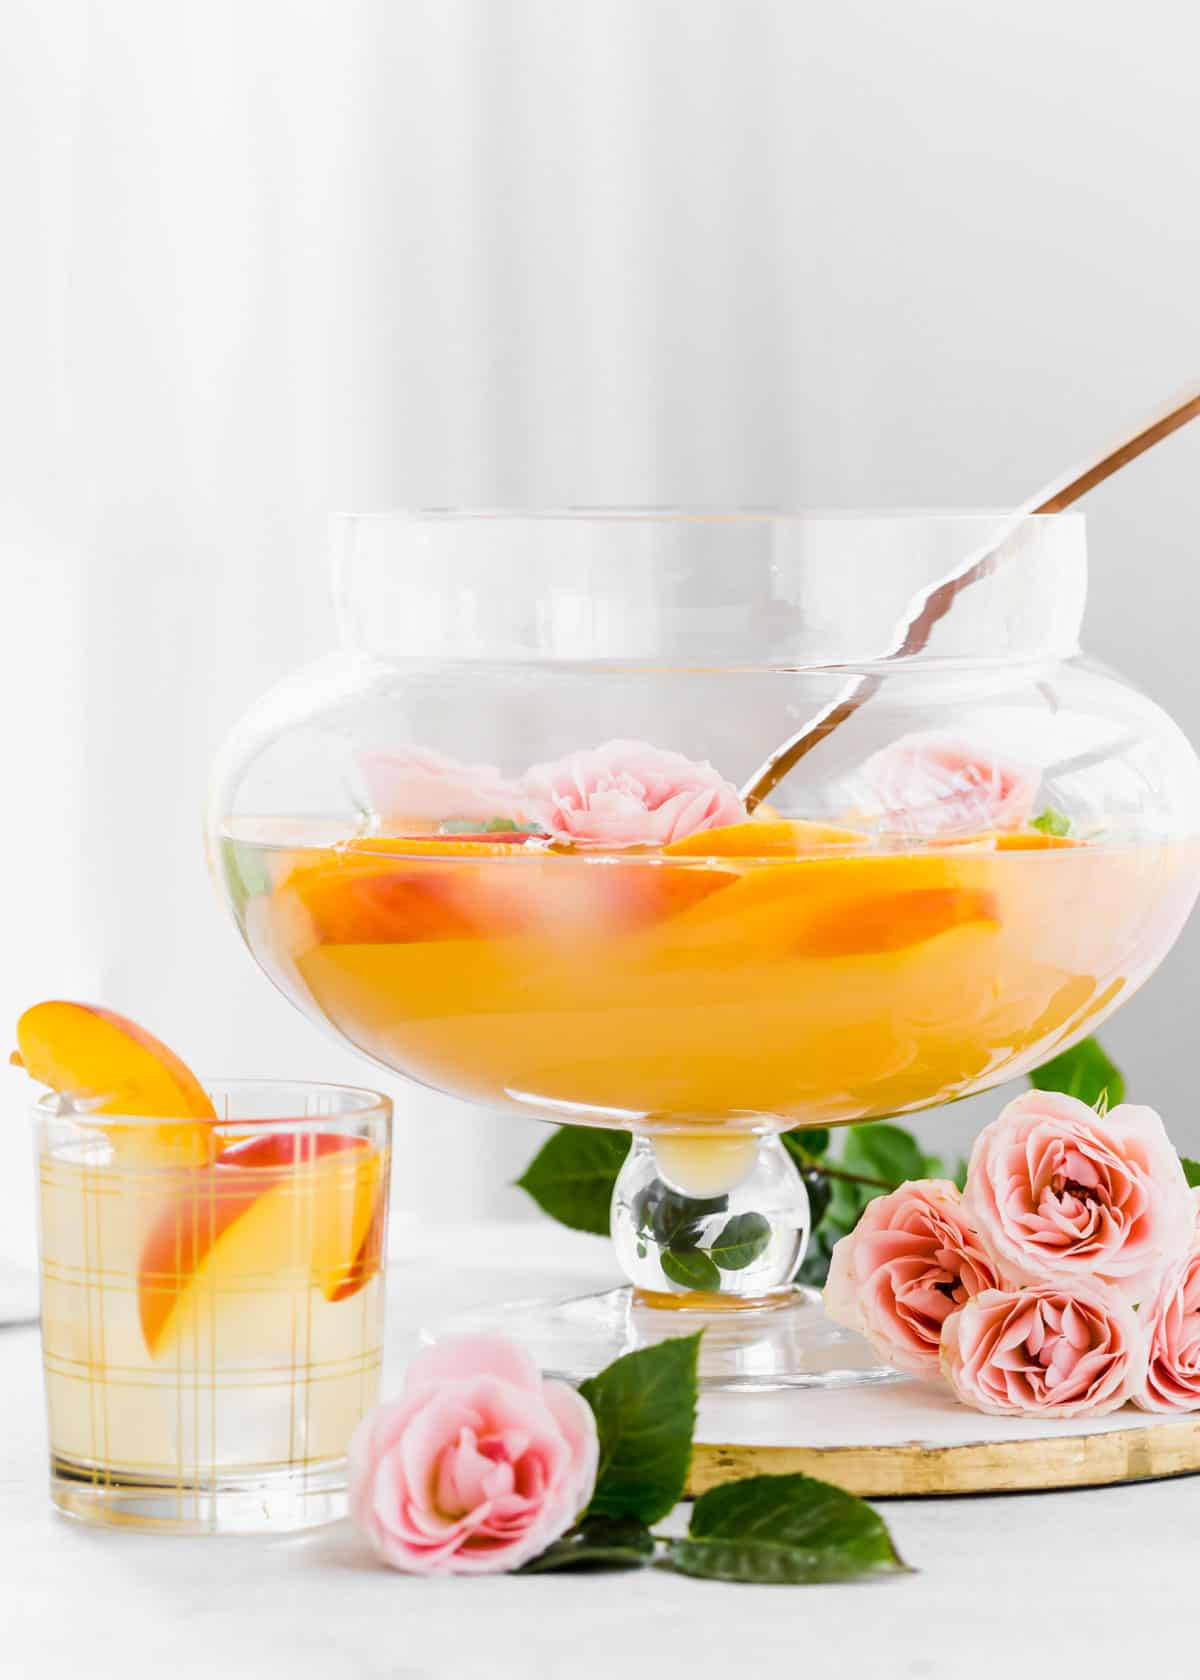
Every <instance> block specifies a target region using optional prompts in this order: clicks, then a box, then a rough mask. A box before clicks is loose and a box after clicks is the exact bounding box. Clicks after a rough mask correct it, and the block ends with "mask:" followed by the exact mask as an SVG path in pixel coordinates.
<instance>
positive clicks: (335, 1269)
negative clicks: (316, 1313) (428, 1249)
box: [138, 1132, 384, 1357]
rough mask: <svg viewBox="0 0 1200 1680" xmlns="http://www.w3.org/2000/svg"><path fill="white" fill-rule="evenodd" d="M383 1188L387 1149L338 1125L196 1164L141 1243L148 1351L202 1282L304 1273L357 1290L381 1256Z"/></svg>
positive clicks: (163, 1340) (155, 1349)
mask: <svg viewBox="0 0 1200 1680" xmlns="http://www.w3.org/2000/svg"><path fill="white" fill-rule="evenodd" d="M383 1191H384V1185H383V1175H382V1160H381V1157H380V1155H379V1152H378V1151H377V1150H375V1149H372V1148H371V1146H370V1144H369V1143H367V1141H366V1140H365V1139H364V1138H357V1137H347V1136H345V1135H343V1134H341V1133H338V1132H313V1133H299V1134H296V1133H286V1132H280V1133H266V1134H262V1135H259V1136H255V1137H251V1138H246V1139H244V1140H243V1141H242V1142H240V1143H236V1144H233V1145H231V1146H230V1147H229V1148H228V1149H226V1150H224V1151H223V1152H222V1153H221V1154H220V1155H219V1156H218V1157H217V1158H216V1160H215V1161H213V1162H212V1163H211V1165H209V1166H206V1167H199V1168H196V1169H195V1170H194V1171H193V1172H192V1173H191V1174H189V1177H188V1180H187V1183H186V1185H185V1187H184V1189H183V1191H182V1193H181V1194H178V1195H176V1196H173V1197H172V1198H171V1200H170V1202H169V1203H168V1204H167V1206H166V1207H164V1208H163V1210H162V1212H161V1213H160V1215H159V1216H158V1218H157V1220H156V1221H155V1223H154V1224H153V1225H152V1226H151V1228H150V1232H149V1234H148V1236H147V1238H146V1241H145V1244H144V1245H143V1248H142V1254H141V1260H140V1263H139V1266H138V1314H139V1318H140V1321H141V1326H142V1335H143V1337H144V1338H145V1343H146V1348H147V1350H148V1352H149V1353H150V1354H151V1355H152V1356H153V1357H157V1356H158V1355H160V1354H162V1353H163V1352H165V1351H166V1349H167V1348H169V1347H170V1346H171V1344H172V1342H173V1341H174V1338H175V1336H176V1335H177V1333H178V1330H179V1326H180V1322H181V1317H180V1309H181V1307H182V1305H183V1304H184V1303H185V1302H186V1301H187V1299H188V1297H189V1294H190V1293H191V1292H192V1291H193V1290H194V1289H195V1288H196V1287H197V1286H198V1285H201V1284H202V1285H203V1287H204V1289H205V1291H206V1292H208V1293H210V1294H212V1295H213V1296H214V1298H215V1297H216V1296H218V1295H219V1294H220V1292H221V1291H222V1289H224V1290H226V1291H233V1292H236V1291H238V1290H245V1289H247V1288H248V1287H253V1284H254V1281H255V1280H257V1281H258V1282H259V1284H260V1286H261V1288H262V1289H263V1290H264V1291H269V1290H270V1289H271V1288H272V1286H273V1280H279V1279H283V1278H286V1277H287V1276H288V1275H289V1274H291V1275H293V1276H295V1275H296V1274H306V1275H307V1277H308V1279H309V1281H310V1283H311V1284H312V1286H314V1287H316V1288H317V1289H319V1290H320V1291H321V1293H322V1295H324V1297H325V1299H326V1300H328V1301H336V1300H346V1299H348V1298H349V1297H350V1296H351V1295H354V1294H356V1293H357V1292H358V1290H359V1289H361V1288H362V1287H363V1286H364V1284H365V1283H367V1281H368V1280H369V1278H370V1277H372V1276H374V1273H375V1271H377V1270H378V1268H379V1264H380V1258H381V1255H380V1251H381V1248H382V1232H383V1209H382V1198H383ZM373 1229H374V1231H375V1233H376V1234H375V1237H374V1240H373V1241H372V1230H373ZM275 1286H277V1287H282V1285H281V1284H276V1285H275Z"/></svg>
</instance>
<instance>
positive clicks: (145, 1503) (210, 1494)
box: [50, 1454, 348, 1534]
mask: <svg viewBox="0 0 1200 1680" xmlns="http://www.w3.org/2000/svg"><path fill="white" fill-rule="evenodd" d="M50 1498H51V1500H52V1501H53V1503H54V1504H55V1505H57V1507H58V1509H59V1510H60V1511H62V1512H64V1514H65V1515H67V1516H69V1517H75V1518H76V1519H77V1520H78V1521H80V1522H87V1523H97V1524H100V1525H102V1526H104V1527H107V1528H133V1529H146V1530H149V1531H151V1532H153V1533H156V1534H294V1533H296V1532H297V1531H298V1530H300V1529H306V1528H320V1527H322V1526H323V1525H324V1524H326V1523H332V1522H338V1521H340V1520H341V1518H342V1517H344V1516H345V1515H346V1513H347V1510H348V1501H347V1496H346V1461H345V1459H344V1458H342V1459H332V1460H326V1461H324V1462H323V1463H320V1464H313V1465H305V1466H303V1467H293V1468H290V1469H285V1470H264V1471H261V1472H258V1473H253V1472H248V1473H246V1474H244V1475H235V1474H233V1473H229V1474H225V1475H223V1474H218V1475H217V1476H215V1477H214V1478H213V1479H212V1480H211V1481H207V1480H206V1481H204V1482H184V1481H180V1482H168V1481H166V1480H165V1479H164V1478H162V1477H156V1476H135V1475H130V1474H128V1473H126V1472H124V1471H120V1470H115V1469H112V1468H109V1467H106V1466H104V1465H99V1464H83V1463H78V1462H76V1461H75V1460H73V1459H69V1458H63V1457H61V1456H60V1455H58V1454H52V1455H51V1459H50Z"/></svg>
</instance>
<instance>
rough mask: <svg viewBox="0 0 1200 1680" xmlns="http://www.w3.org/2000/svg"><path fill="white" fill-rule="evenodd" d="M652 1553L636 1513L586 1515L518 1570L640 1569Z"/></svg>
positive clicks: (646, 1531) (532, 1572)
mask: <svg viewBox="0 0 1200 1680" xmlns="http://www.w3.org/2000/svg"><path fill="white" fill-rule="evenodd" d="M653 1556H654V1536H653V1534H651V1532H650V1530H649V1529H648V1528H647V1527H646V1525H645V1523H643V1522H639V1521H638V1520H637V1518H636V1517H587V1518H585V1519H584V1521H583V1522H581V1523H580V1525H579V1527H578V1528H573V1529H572V1530H571V1531H570V1533H569V1534H564V1535H563V1537H562V1539H561V1540H556V1541H555V1542H554V1544H553V1545H552V1546H548V1547H547V1548H546V1550H545V1551H544V1552H543V1553H542V1554H541V1556H540V1557H535V1558H534V1560H533V1562H532V1563H527V1564H526V1565H525V1566H524V1568H523V1569H520V1570H519V1571H518V1574H521V1575H543V1574H545V1573H546V1571H547V1570H549V1569H641V1568H642V1566H643V1565H644V1564H647V1563H649V1562H650V1559H651V1558H652V1557H653Z"/></svg>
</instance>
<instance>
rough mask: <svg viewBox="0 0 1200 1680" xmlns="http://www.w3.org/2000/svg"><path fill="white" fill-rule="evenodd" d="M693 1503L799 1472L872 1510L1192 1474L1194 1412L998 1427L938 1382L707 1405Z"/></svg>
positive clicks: (1199, 1433) (714, 1400)
mask: <svg viewBox="0 0 1200 1680" xmlns="http://www.w3.org/2000/svg"><path fill="white" fill-rule="evenodd" d="M695 1439H696V1445H695V1447H694V1449H693V1453H692V1467H691V1472H690V1475H689V1479H688V1489H687V1491H688V1493H689V1495H695V1494H698V1493H703V1492H704V1491H705V1489H707V1488H710V1487H714V1486H715V1485H716V1484H717V1483H718V1482H724V1481H730V1480H732V1479H734V1478H735V1477H743V1476H760V1475H764V1474H771V1475H783V1474H787V1473H790V1472H795V1471H801V1472H803V1473H804V1474H805V1475H809V1476H817V1477H820V1479H821V1480H822V1481H826V1482H833V1483H835V1484H836V1485H837V1486H838V1487H842V1488H845V1489H846V1490H847V1491H848V1492H850V1493H857V1494H861V1495H863V1496H865V1497H868V1498H872V1499H879V1498H889V1497H893V1498H907V1497H913V1496H918V1495H924V1496H935V1497H936V1496H941V1495H944V1494H952V1493H1015V1492H1022V1491H1023V1492H1030V1491H1033V1490H1035V1489H1036V1490H1042V1489H1049V1488H1073V1487H1098V1486H1102V1485H1104V1484H1105V1483H1110V1482H1140V1481H1147V1480H1150V1479H1152V1478H1154V1477H1159V1476H1185V1475H1189V1474H1191V1473H1193V1472H1195V1471H1200V1413H1198V1414H1195V1415H1192V1416H1182V1417H1181V1416H1179V1415H1168V1416H1160V1415H1159V1414H1157V1413H1150V1412H1139V1411H1137V1410H1136V1409H1135V1408H1134V1407H1132V1406H1127V1407H1124V1408H1123V1409H1122V1410H1121V1411H1119V1412H1113V1413H1111V1414H1110V1415H1109V1416H1108V1417H1102V1418H999V1417H988V1416H985V1415H984V1414H983V1413H980V1412H972V1411H968V1410H967V1408H966V1407H965V1406H960V1405H958V1404H957V1403H956V1402H955V1400H954V1399H953V1397H952V1396H951V1394H950V1391H949V1390H948V1389H947V1388H945V1387H943V1386H942V1385H941V1384H938V1383H926V1382H914V1381H911V1380H909V1379H907V1378H901V1379H897V1380H896V1381H894V1382H882V1383H871V1384H864V1385H862V1386H849V1387H843V1388H826V1389H804V1390H796V1389H793V1390H790V1391H784V1390H780V1391H774V1392H767V1393H758V1394H714V1395H710V1396H707V1397H705V1398H704V1399H703V1400H702V1401H701V1403H700V1415H699V1418H698V1420H697V1425H696V1437H695Z"/></svg>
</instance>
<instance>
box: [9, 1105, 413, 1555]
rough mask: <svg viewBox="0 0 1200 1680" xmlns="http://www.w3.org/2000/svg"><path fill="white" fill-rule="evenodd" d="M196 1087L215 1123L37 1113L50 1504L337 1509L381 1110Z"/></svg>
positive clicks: (341, 1502) (372, 1251) (354, 1413)
mask: <svg viewBox="0 0 1200 1680" xmlns="http://www.w3.org/2000/svg"><path fill="white" fill-rule="evenodd" d="M208 1090H209V1095H210V1097H211V1099H212V1102H213V1106H214V1108H215V1109H216V1112H217V1114H218V1115H219V1116H220V1117H221V1118H220V1120H219V1122H218V1123H217V1124H216V1126H215V1127H213V1128H212V1129H211V1131H210V1130H209V1127H208V1124H207V1123H205V1124H204V1126H203V1127H201V1128H199V1129H198V1128H197V1127H196V1125H194V1124H193V1123H190V1122H187V1121H180V1120H177V1119H176V1120H171V1119H161V1120H157V1119H147V1118H145V1117H138V1118H133V1117H125V1116H120V1115H109V1114H105V1115H104V1116H103V1118H101V1117H99V1116H96V1117H93V1118H89V1116H88V1115H87V1114H86V1113H79V1112H75V1111H69V1110H67V1109H66V1107H65V1105H64V1104H63V1102H62V1099H61V1098H59V1097H57V1096H47V1097H43V1098H41V1099H40V1100H39V1101H38V1102H37V1103H36V1104H35V1105H34V1107H33V1119H34V1128H35V1134H36V1153H37V1168H38V1177H39V1196H38V1204H39V1233H40V1247H41V1305H42V1349H43V1358H44V1366H45V1381H46V1407H47V1416H48V1424H49V1442H50V1483H51V1497H52V1499H53V1500H54V1503H55V1504H56V1505H57V1506H58V1507H59V1508H60V1509H61V1510H63V1511H65V1512H67V1513H69V1514H70V1515H71V1516H74V1517H80V1518H83V1519H84V1520H86V1521H89V1522H96V1523H110V1524H124V1525H126V1526H130V1527H134V1528H151V1529H160V1530H178V1531H181V1532H206V1533H237V1532H263V1533H276V1532H284V1531H287V1530H292V1529H301V1528H308V1527H311V1526H314V1525H316V1524H319V1523H324V1522H330V1521H333V1520H334V1519H336V1518H338V1517H340V1516H342V1515H344V1513H345V1509H346V1450H347V1446H348V1444H349V1440H350V1436H351V1434H352V1433H353V1431H354V1428H355V1426H356V1424H357V1423H358V1421H359V1419H360V1418H361V1417H362V1416H363V1415H364V1413H365V1412H366V1411H367V1410H368V1409H369V1408H370V1407H371V1406H372V1405H373V1404H374V1401H375V1396H376V1388H377V1385H378V1380H379V1369H380V1361H381V1352H382V1342H383V1304H384V1303H383V1297H384V1281H383V1278H384V1274H383V1266H382V1257H383V1255H384V1253H385V1252H386V1249H385V1244H386V1234H387V1185H388V1162H389V1151H390V1133H391V1103H390V1101H389V1099H388V1098H387V1097H385V1096H381V1095H380V1094H379V1093H378V1092H376V1091H368V1090H358V1089H355V1088H353V1087H349V1086H335V1085H314V1084H304V1083H300V1082H298V1081H272V1080H225V1081H220V1082H217V1083H214V1084H212V1085H210V1086H209V1087H208ZM206 1134H207V1136H208V1138H209V1139H210V1140H211V1141H210V1142H207V1143H205V1145H204V1150H203V1157H202V1158H200V1159H198V1152H197V1147H196V1145H197V1139H198V1137H199V1138H201V1139H203V1138H204V1137H205V1135H206Z"/></svg>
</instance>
